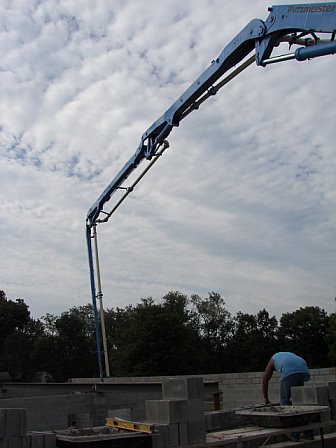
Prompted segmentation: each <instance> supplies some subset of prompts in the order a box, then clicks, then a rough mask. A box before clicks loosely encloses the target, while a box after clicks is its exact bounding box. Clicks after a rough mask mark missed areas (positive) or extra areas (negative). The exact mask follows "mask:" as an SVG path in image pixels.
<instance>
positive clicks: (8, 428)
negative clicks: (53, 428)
mask: <svg viewBox="0 0 336 448" xmlns="http://www.w3.org/2000/svg"><path fill="white" fill-rule="evenodd" d="M0 448H56V434H55V433H51V432H48V433H38V434H37V433H29V432H27V412H26V409H23V408H8V409H7V408H3V409H0Z"/></svg>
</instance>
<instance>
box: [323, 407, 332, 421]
mask: <svg viewBox="0 0 336 448" xmlns="http://www.w3.org/2000/svg"><path fill="white" fill-rule="evenodd" d="M330 420H331V410H330V409H326V410H325V411H321V412H320V422H329V421H330Z"/></svg>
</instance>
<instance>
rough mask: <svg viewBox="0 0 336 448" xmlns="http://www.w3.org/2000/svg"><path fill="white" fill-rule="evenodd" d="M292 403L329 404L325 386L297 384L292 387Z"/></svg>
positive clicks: (298, 404)
mask: <svg viewBox="0 0 336 448" xmlns="http://www.w3.org/2000/svg"><path fill="white" fill-rule="evenodd" d="M291 392H292V403H293V405H297V406H300V405H319V406H329V395H328V388H327V386H298V387H292V389H291Z"/></svg>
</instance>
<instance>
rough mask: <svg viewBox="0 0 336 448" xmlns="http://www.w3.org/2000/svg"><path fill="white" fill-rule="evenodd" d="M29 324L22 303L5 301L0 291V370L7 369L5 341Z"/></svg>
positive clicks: (27, 310) (26, 309) (17, 300)
mask: <svg viewBox="0 0 336 448" xmlns="http://www.w3.org/2000/svg"><path fill="white" fill-rule="evenodd" d="M29 322H30V313H29V308H28V306H27V305H26V304H25V303H24V301H23V300H22V299H16V300H15V301H14V300H10V299H7V296H6V294H5V292H4V291H2V290H0V370H5V371H8V369H9V366H8V358H7V354H8V351H7V349H5V345H6V341H7V340H8V338H12V339H13V338H14V334H16V335H18V334H20V332H23V331H24V330H25V328H26V326H27V325H28V324H29ZM12 335H13V336H12ZM16 373H17V372H16Z"/></svg>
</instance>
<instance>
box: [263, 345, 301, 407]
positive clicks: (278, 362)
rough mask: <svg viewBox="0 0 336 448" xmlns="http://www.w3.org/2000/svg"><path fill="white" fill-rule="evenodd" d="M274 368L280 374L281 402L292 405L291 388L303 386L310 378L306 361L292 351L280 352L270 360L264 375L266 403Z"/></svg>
mask: <svg viewBox="0 0 336 448" xmlns="http://www.w3.org/2000/svg"><path fill="white" fill-rule="evenodd" d="M274 370H276V371H277V372H279V374H280V404H282V405H290V404H292V402H291V388H292V387H293V386H303V384H304V382H305V381H308V380H309V377H310V375H309V369H308V366H307V363H306V361H305V360H304V359H303V358H301V357H300V356H297V355H295V354H294V353H291V352H278V353H275V355H273V356H272V358H271V359H270V360H269V362H268V364H267V366H266V369H265V372H264V377H263V383H262V390H263V395H264V400H265V403H266V404H269V403H270V401H269V399H268V382H269V380H270V379H271V377H272V375H273V372H274Z"/></svg>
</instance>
